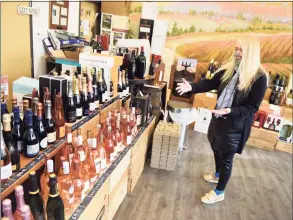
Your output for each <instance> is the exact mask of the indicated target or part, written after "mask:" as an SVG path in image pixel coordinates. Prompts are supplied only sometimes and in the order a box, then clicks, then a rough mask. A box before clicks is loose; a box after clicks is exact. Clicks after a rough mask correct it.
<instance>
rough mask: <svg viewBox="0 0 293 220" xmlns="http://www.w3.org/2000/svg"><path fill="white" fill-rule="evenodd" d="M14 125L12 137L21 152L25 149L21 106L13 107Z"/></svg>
mask: <svg viewBox="0 0 293 220" xmlns="http://www.w3.org/2000/svg"><path fill="white" fill-rule="evenodd" d="M13 120H14V123H13V127H12V138H13V141H14V143H15V145H16V146H17V149H18V152H19V153H21V152H22V151H23V134H24V130H23V126H22V123H21V121H20V117H19V106H17V105H16V106H14V107H13Z"/></svg>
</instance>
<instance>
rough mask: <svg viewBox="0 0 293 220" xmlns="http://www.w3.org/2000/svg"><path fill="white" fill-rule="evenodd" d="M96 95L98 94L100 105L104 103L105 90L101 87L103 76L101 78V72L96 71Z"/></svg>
mask: <svg viewBox="0 0 293 220" xmlns="http://www.w3.org/2000/svg"><path fill="white" fill-rule="evenodd" d="M98 93H99V98H100V100H99V102H100V104H104V102H105V94H104V93H105V89H104V86H103V76H102V70H101V69H99V70H98Z"/></svg>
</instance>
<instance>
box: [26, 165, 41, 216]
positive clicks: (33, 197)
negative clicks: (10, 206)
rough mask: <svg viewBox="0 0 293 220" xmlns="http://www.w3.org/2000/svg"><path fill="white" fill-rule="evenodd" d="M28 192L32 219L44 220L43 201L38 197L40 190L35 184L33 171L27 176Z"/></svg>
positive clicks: (35, 178) (35, 177)
mask: <svg viewBox="0 0 293 220" xmlns="http://www.w3.org/2000/svg"><path fill="white" fill-rule="evenodd" d="M29 181H30V190H29V200H28V204H29V206H30V208H31V212H32V215H33V217H34V219H39V220H45V212H44V206H43V199H42V197H41V195H40V190H39V186H38V182H37V176H36V172H35V171H31V172H30V174H29Z"/></svg>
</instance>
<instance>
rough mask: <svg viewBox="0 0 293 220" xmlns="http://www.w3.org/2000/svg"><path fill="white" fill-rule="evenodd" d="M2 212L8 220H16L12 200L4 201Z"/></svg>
mask: <svg viewBox="0 0 293 220" xmlns="http://www.w3.org/2000/svg"><path fill="white" fill-rule="evenodd" d="M2 211H3V214H4V216H5V217H7V218H8V220H14V217H13V214H12V205H11V200H10V199H4V200H3V201H2Z"/></svg>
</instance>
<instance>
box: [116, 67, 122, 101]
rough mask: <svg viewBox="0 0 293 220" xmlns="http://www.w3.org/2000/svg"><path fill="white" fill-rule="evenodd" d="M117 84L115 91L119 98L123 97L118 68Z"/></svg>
mask: <svg viewBox="0 0 293 220" xmlns="http://www.w3.org/2000/svg"><path fill="white" fill-rule="evenodd" d="M118 74H119V75H118V84H117V91H118V94H119V98H122V97H123V88H122V72H121V71H120V68H118Z"/></svg>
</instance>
